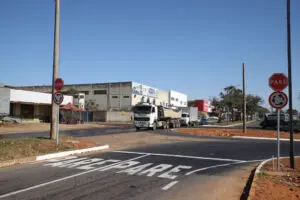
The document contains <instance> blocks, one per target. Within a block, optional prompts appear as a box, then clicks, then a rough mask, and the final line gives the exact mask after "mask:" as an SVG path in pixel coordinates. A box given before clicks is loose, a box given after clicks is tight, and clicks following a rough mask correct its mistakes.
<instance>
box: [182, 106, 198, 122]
mask: <svg viewBox="0 0 300 200" xmlns="http://www.w3.org/2000/svg"><path fill="white" fill-rule="evenodd" d="M180 124H181V126H195V125H196V124H198V109H197V108H196V107H185V108H182V113H181V118H180Z"/></svg>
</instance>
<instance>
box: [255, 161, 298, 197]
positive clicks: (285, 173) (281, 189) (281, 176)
mask: <svg viewBox="0 0 300 200" xmlns="http://www.w3.org/2000/svg"><path fill="white" fill-rule="evenodd" d="M274 163H275V166H276V159H275V160H274ZM280 166H281V171H280V172H277V171H273V164H272V162H269V163H267V164H266V165H265V166H264V167H263V169H262V172H263V173H262V174H260V175H258V176H257V178H256V181H255V183H254V184H253V185H254V186H253V188H252V189H253V196H252V199H255V200H260V199H264V200H299V199H300V158H296V159H295V167H296V168H295V170H293V169H291V168H289V159H286V158H285V159H281V163H280ZM275 170H276V169H275Z"/></svg>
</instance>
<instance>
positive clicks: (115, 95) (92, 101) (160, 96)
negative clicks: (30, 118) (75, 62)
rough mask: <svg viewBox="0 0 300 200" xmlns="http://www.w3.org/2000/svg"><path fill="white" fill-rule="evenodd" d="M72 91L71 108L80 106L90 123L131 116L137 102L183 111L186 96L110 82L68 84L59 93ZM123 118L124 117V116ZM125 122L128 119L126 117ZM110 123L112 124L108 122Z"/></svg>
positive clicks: (41, 89) (48, 88) (47, 88)
mask: <svg viewBox="0 0 300 200" xmlns="http://www.w3.org/2000/svg"><path fill="white" fill-rule="evenodd" d="M19 88H20V89H23V90H30V91H36V92H46V93H51V90H52V87H51V86H27V87H19ZM70 90H73V91H76V93H77V94H76V95H74V105H76V104H77V103H78V105H80V104H79V102H82V98H81V97H83V96H84V97H83V98H84V102H85V105H84V108H85V109H86V110H88V111H90V112H93V113H94V115H93V116H94V117H93V120H94V121H103V120H104V121H107V119H108V118H109V119H111V117H108V114H107V112H116V113H115V114H114V116H117V115H118V114H117V112H119V113H124V112H125V113H126V112H128V113H131V110H132V107H133V106H134V105H136V104H137V103H140V102H150V103H153V104H155V105H162V106H165V107H169V106H175V107H186V106H187V95H185V94H183V93H179V92H175V91H173V90H171V91H170V92H168V91H164V90H160V89H158V88H154V87H151V86H148V85H144V84H140V83H136V82H114V83H94V84H72V85H65V86H64V88H63V89H62V92H68V91H70ZM109 114H110V113H109ZM124 115H125V114H124ZM126 119H131V115H129V114H128V116H127V118H126ZM112 121H113V120H112Z"/></svg>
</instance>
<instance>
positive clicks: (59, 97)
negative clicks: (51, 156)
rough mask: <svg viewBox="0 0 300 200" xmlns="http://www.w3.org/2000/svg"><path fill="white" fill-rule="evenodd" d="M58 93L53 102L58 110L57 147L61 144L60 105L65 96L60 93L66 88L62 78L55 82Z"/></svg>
mask: <svg viewBox="0 0 300 200" xmlns="http://www.w3.org/2000/svg"><path fill="white" fill-rule="evenodd" d="M54 87H55V90H56V92H55V93H54V94H53V99H52V101H53V102H54V103H56V104H57V110H56V114H57V116H56V120H57V126H56V127H55V128H56V145H57V146H58V144H59V122H60V121H59V105H60V104H61V103H62V102H63V101H64V94H63V93H61V92H60V91H61V90H62V88H63V87H64V81H63V80H62V79H61V78H57V79H56V80H55V84H54Z"/></svg>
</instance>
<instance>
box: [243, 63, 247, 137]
mask: <svg viewBox="0 0 300 200" xmlns="http://www.w3.org/2000/svg"><path fill="white" fill-rule="evenodd" d="M246 116H247V113H246V86H245V63H243V133H246Z"/></svg>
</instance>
